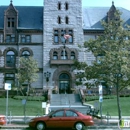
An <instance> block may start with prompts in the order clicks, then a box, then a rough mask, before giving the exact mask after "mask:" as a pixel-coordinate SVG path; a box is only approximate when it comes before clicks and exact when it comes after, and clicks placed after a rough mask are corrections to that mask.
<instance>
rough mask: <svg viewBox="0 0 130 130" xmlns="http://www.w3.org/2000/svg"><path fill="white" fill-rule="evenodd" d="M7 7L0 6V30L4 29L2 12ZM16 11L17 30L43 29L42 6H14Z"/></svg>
mask: <svg viewBox="0 0 130 130" xmlns="http://www.w3.org/2000/svg"><path fill="white" fill-rule="evenodd" d="M7 8H8V6H0V29H3V28H4V11H5V10H6V9H7ZM15 9H16V10H17V11H18V29H36V30H42V29H43V6H15Z"/></svg>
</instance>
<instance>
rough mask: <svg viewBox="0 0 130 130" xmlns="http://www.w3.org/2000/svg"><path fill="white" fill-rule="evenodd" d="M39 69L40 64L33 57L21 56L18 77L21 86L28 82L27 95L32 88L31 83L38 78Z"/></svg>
mask: <svg viewBox="0 0 130 130" xmlns="http://www.w3.org/2000/svg"><path fill="white" fill-rule="evenodd" d="M38 70H39V69H38V64H37V62H36V60H35V59H33V57H28V58H25V57H21V58H20V60H19V68H18V74H17V78H18V80H19V84H20V86H21V85H22V84H23V83H25V82H26V83H27V84H28V88H27V95H28V92H29V90H30V88H31V83H32V82H35V81H36V80H37V79H38V74H37V72H38Z"/></svg>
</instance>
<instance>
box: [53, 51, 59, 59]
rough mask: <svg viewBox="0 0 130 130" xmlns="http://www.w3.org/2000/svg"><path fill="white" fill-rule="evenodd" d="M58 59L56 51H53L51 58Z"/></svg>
mask: <svg viewBox="0 0 130 130" xmlns="http://www.w3.org/2000/svg"><path fill="white" fill-rule="evenodd" d="M57 59H58V53H57V52H56V51H55V52H54V53H53V60H57Z"/></svg>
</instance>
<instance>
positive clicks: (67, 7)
mask: <svg viewBox="0 0 130 130" xmlns="http://www.w3.org/2000/svg"><path fill="white" fill-rule="evenodd" d="M68 9H69V5H68V3H67V2H66V3H65V10H68Z"/></svg>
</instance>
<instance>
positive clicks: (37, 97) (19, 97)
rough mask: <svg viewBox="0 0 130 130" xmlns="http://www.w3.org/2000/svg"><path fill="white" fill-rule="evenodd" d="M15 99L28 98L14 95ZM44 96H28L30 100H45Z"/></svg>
mask: <svg viewBox="0 0 130 130" xmlns="http://www.w3.org/2000/svg"><path fill="white" fill-rule="evenodd" d="M13 99H17V100H23V99H27V96H14V97H13ZM45 100H46V99H45V97H44V96H28V101H45Z"/></svg>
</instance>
